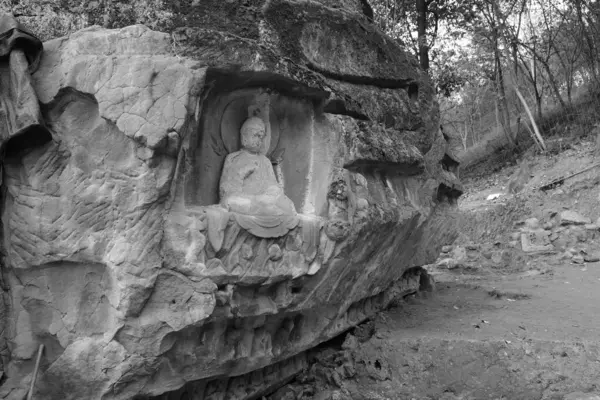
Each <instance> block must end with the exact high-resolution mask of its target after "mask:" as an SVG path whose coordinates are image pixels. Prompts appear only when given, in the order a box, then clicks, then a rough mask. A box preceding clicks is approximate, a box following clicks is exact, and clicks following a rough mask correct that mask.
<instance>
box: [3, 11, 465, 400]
mask: <svg viewBox="0 0 600 400" xmlns="http://www.w3.org/2000/svg"><path fill="white" fill-rule="evenodd" d="M196 3H197V4H196ZM206 3H210V2H206ZM251 3H252V5H253V7H255V6H257V5H260V6H261V7H262V11H260V12H256V13H254V14H253V15H254V19H251V20H246V19H245V20H244V22H243V23H240V25H239V27H240V29H241V31H239V32H238V31H231V30H229V29H228V28H227V27H228V26H229V25H227V26H225V25H223V26H221V25H219V24H220V21H221V20H220V19H219V18H220V16H221V14H217V16H216V17H215V18H213V19H207V21H208V20H210V21H211V23H210V24H207V25H206V26H205V27H203V28H199V27H197V26H194V24H190V26H189V27H187V28H185V27H181V28H178V29H176V30H175V31H174V32H173V33H172V34H168V33H160V32H155V31H151V30H149V29H148V28H146V27H144V26H141V25H136V26H131V27H126V28H123V29H115V30H105V29H101V28H98V27H92V28H88V29H84V30H81V31H78V32H76V33H73V34H71V35H70V36H68V37H64V38H60V39H56V40H52V41H49V42H46V43H45V44H44V53H43V56H42V58H41V60H40V63H39V66H38V67H37V69H36V70H35V72H34V73H33V74H32V75H31V76H30V82H31V87H32V89H33V91H34V92H35V96H37V99H38V101H39V104H41V108H40V109H41V115H42V117H43V124H42V125H43V127H44V128H45V129H47V131H48V132H49V133H50V135H51V137H50V135H47V136H45V137H44V138H43V140H40V141H39V142H36V143H34V144H35V145H34V146H25V145H24V144H23V143H22V142H19V141H15V140H13V139H10V135H6V134H4V132H3V135H2V136H0V137H1V138H3V140H4V143H3V145H4V146H5V147H6V155H5V158H4V160H3V164H4V169H5V180H4V182H3V186H4V188H3V189H4V193H5V195H4V197H3V206H2V224H3V246H2V251H3V268H2V279H3V282H4V285H5V286H6V287H8V288H9V290H8V291H7V292H6V293H7V294H6V295H5V298H6V307H5V311H4V312H3V313H0V316H3V318H4V320H3V323H4V330H3V332H4V333H3V337H2V339H3V341H4V343H5V344H6V349H7V350H6V351H5V352H4V353H3V361H4V363H5V369H4V370H5V371H6V375H7V376H8V381H7V382H6V383H5V384H4V386H3V387H2V388H0V395H2V396H4V397H7V398H17V397H19V396H22V394H23V393H24V392H23V390H26V389H24V388H26V386H27V384H28V381H29V379H30V376H31V372H32V370H33V364H34V357H35V354H36V352H37V349H38V347H39V345H40V344H44V346H45V348H46V351H45V353H44V357H43V363H42V367H41V371H40V375H39V378H38V382H37V383H36V394H35V396H37V397H38V398H42V397H43V398H46V399H61V400H62V399H101V398H102V399H105V400H107V399H130V398H134V397H135V398H146V397H152V396H159V395H163V394H164V393H167V394H165V395H164V396H165V397H161V398H168V399H171V398H172V399H179V398H185V397H183V396H184V393H187V395H188V396H195V398H207V399H208V398H222V397H223V396H228V398H236V399H244V398H254V397H256V396H259V395H260V394H261V393H266V392H267V391H269V390H271V389H273V388H276V386H277V385H278V384H279V383H280V382H282V381H284V380H286V379H288V378H289V377H290V376H292V375H293V374H295V373H297V372H298V371H299V370H301V369H302V368H303V367H304V366H305V365H306V356H305V353H304V352H305V351H306V350H308V349H310V348H312V347H314V346H316V345H317V344H319V343H321V342H323V341H325V340H328V339H330V338H332V337H333V336H335V335H337V334H339V333H341V332H343V331H344V330H346V329H348V328H349V327H352V326H355V325H356V324H358V323H360V322H361V321H363V320H365V319H366V318H368V317H369V316H371V315H373V314H374V313H375V312H377V310H380V309H382V308H384V307H386V306H387V304H388V303H389V302H390V301H391V300H392V299H393V298H394V296H395V295H397V294H398V293H400V294H401V293H405V292H406V291H413V290H416V288H418V286H419V276H418V274H415V273H414V271H415V270H416V267H420V266H422V265H425V264H429V263H431V262H433V261H434V260H435V259H436V257H437V255H438V253H439V250H440V248H441V246H443V245H445V244H450V243H451V242H452V241H453V240H454V238H455V233H456V232H455V222H456V221H455V213H454V211H455V203H456V201H455V200H456V197H457V196H459V195H460V193H461V190H462V189H461V186H460V182H459V181H458V179H457V178H456V176H455V175H454V173H453V170H452V168H449V167H448V165H445V164H444V161H443V160H444V159H445V157H444V156H445V154H446V151H447V147H448V144H447V143H446V140H445V139H444V137H443V135H442V134H441V133H440V132H439V131H438V129H437V124H438V121H437V119H438V115H437V105H436V102H435V99H434V97H433V90H432V87H431V84H430V83H429V81H428V79H427V77H426V76H425V75H424V74H423V73H421V72H420V71H419V69H418V66H417V64H416V63H415V61H414V60H413V59H412V58H410V57H408V56H406V55H405V53H404V52H403V50H402V49H400V48H399V47H398V46H397V45H396V44H395V42H393V41H391V40H390V39H389V38H387V37H385V36H383V35H382V34H381V33H379V32H378V31H377V29H376V28H375V27H374V26H373V25H371V24H370V23H369V22H368V21H367V19H366V18H365V16H364V15H363V14H361V13H359V12H357V8H356V7H358V6H359V5H356V4H354V2H340V4H339V5H338V6H339V7H340V8H338V9H334V8H331V7H330V6H331V4H329V3H332V2H328V4H327V6H326V5H324V4H320V3H318V2H308V3H307V2H294V1H282V0H278V1H269V2H266V3H265V4H264V5H263V4H262V3H261V2H258V1H254V2H251ZM255 3H256V4H255ZM258 3H261V4H258ZM346 3H347V4H346ZM358 3H360V2H357V4H358ZM195 4H196V6H194V7H195V8H194V7H192V8H193V12H192V13H190V15H195V16H196V17H198V18H199V17H200V16H201V15H204V14H203V12H204V11H203V10H204V8H203V7H205V6H206V4H205V2H195ZM211 4H212V3H211ZM215 4H216V3H215ZM219 4H225V3H222V2H221V3H219ZM351 4H354V5H351ZM213 5H214V4H213ZM350 5H351V6H350ZM223 7H224V9H223V15H226V14H227V12H226V10H225V9H226V8H227V7H229V6H228V5H223ZM221 22H223V21H221ZM253 27H254V28H253ZM363 31H364V32H366V33H364V32H363ZM11 54H12V53H11ZM12 68H16V67H12ZM2 90H3V89H2ZM250 116H258V117H260V118H261V119H263V121H265V122H266V125H267V133H268V136H269V138H270V146H267V147H268V150H266V152H265V154H264V155H263V156H264V157H268V158H269V159H270V160H271V162H272V163H273V165H274V166H275V167H274V168H275V170H276V175H277V179H278V183H279V185H280V187H281V189H282V190H283V192H284V194H285V198H287V199H289V200H290V201H291V202H292V203H293V205H294V208H295V210H296V211H297V213H298V221H297V223H296V224H295V225H289V226H286V230H285V232H287V233H284V234H280V233H278V234H276V235H271V236H268V235H267V236H264V237H263V236H256V235H253V234H251V233H250V232H249V231H248V230H247V229H245V227H244V226H243V224H244V222H243V221H246V220H245V219H240V217H239V214H237V213H236V212H234V211H232V210H231V209H226V208H223V207H221V206H220V205H219V201H220V199H219V190H218V189H219V182H220V180H221V179H222V175H221V174H222V168H223V163H224V161H225V158H226V156H227V155H228V154H231V153H234V152H236V151H238V150H240V149H241V144H240V133H239V130H240V127H241V126H242V123H243V122H244V121H245V120H246V119H247V118H248V117H250ZM34 133H35V132H34ZM34 137H37V136H35V135H34ZM251 217H252V216H251ZM260 217H261V218H262V219H261V223H263V224H267V225H268V223H271V222H272V221H271V220H270V219H268V218H266V217H265V216H264V215H261V216H260ZM265 218H266V219H265ZM240 221H242V223H240ZM265 221H266V222H265ZM136 396H137V397H136Z"/></svg>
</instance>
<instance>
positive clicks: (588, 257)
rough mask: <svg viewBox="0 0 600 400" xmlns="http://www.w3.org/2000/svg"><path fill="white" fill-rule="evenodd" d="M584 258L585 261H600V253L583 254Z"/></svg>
mask: <svg viewBox="0 0 600 400" xmlns="http://www.w3.org/2000/svg"><path fill="white" fill-rule="evenodd" d="M583 259H584V260H585V262H598V261H600V254H598V253H591V254H586V255H585V256H583Z"/></svg>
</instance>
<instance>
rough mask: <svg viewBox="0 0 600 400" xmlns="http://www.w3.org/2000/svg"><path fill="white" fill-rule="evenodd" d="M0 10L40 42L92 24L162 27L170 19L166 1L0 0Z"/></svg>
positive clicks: (164, 26)
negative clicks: (29, 30) (22, 24)
mask: <svg viewBox="0 0 600 400" xmlns="http://www.w3.org/2000/svg"><path fill="white" fill-rule="evenodd" d="M0 12H2V13H13V14H14V15H15V17H17V18H18V19H19V21H20V22H22V23H24V24H25V25H26V26H27V27H28V28H29V29H31V30H32V31H33V33H34V34H36V35H37V36H38V37H39V38H40V39H41V40H43V41H46V40H50V39H54V38H57V37H60V36H65V35H67V34H69V33H71V32H73V31H76V30H78V29H82V28H85V27H88V26H92V25H99V26H102V27H105V28H119V27H123V26H127V25H133V24H144V25H146V26H148V27H150V28H152V29H156V30H165V29H167V27H168V26H169V24H170V21H171V19H172V12H171V10H170V8H169V4H168V2H167V0H137V1H135V2H131V1H129V0H92V1H81V0H78V1H76V0H18V1H16V0H0Z"/></svg>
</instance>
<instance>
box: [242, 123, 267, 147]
mask: <svg viewBox="0 0 600 400" xmlns="http://www.w3.org/2000/svg"><path fill="white" fill-rule="evenodd" d="M241 136H242V147H243V148H244V149H246V150H247V151H249V152H251V153H256V154H259V153H262V152H263V151H264V149H263V147H264V142H265V137H266V136H267V132H266V129H265V125H264V124H263V122H262V121H261V120H259V119H258V118H256V119H251V120H248V121H247V123H245V124H244V125H243V126H242V130H241Z"/></svg>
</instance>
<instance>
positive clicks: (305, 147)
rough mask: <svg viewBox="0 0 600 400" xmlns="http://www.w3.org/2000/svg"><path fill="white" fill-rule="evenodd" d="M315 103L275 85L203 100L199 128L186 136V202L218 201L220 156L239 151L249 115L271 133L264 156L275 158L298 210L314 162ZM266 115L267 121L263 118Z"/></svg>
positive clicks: (286, 189) (194, 203)
mask: <svg viewBox="0 0 600 400" xmlns="http://www.w3.org/2000/svg"><path fill="white" fill-rule="evenodd" d="M314 108H315V105H314V102H313V101H312V100H311V99H305V98H302V97H292V96H288V95H285V94H282V93H279V92H278V91H276V90H273V89H268V88H262V87H253V88H241V89H236V90H233V91H229V92H225V93H222V92H221V93H216V94H213V95H211V96H210V97H208V98H207V99H205V100H204V104H203V107H202V114H201V118H200V123H199V128H198V132H197V134H196V135H195V137H194V138H192V139H191V140H190V147H189V158H188V163H189V165H190V166H191V168H189V172H188V176H187V177H186V196H185V198H186V204H187V205H188V206H208V205H212V204H218V203H219V200H220V199H219V182H220V178H221V173H222V169H223V164H224V161H225V157H227V155H228V154H230V153H233V152H236V151H238V150H240V148H241V143H240V128H241V126H242V124H243V123H244V121H245V120H246V119H247V118H248V117H249V116H258V117H260V118H262V119H263V121H264V122H265V125H266V127H267V132H268V135H267V136H270V144H269V148H268V151H267V154H266V155H267V157H268V158H270V159H274V158H280V159H281V161H280V163H279V164H278V166H277V167H276V166H275V165H274V168H278V169H279V173H277V169H276V175H277V176H279V177H280V178H282V179H283V188H284V193H285V194H286V196H287V197H289V198H290V199H291V200H292V201H293V203H294V205H295V207H296V210H297V211H298V212H302V210H303V206H304V203H305V199H306V197H307V191H308V190H309V183H310V174H311V165H312V163H313V156H312V153H313V152H312V149H313V134H314ZM267 120H268V123H267Z"/></svg>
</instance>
